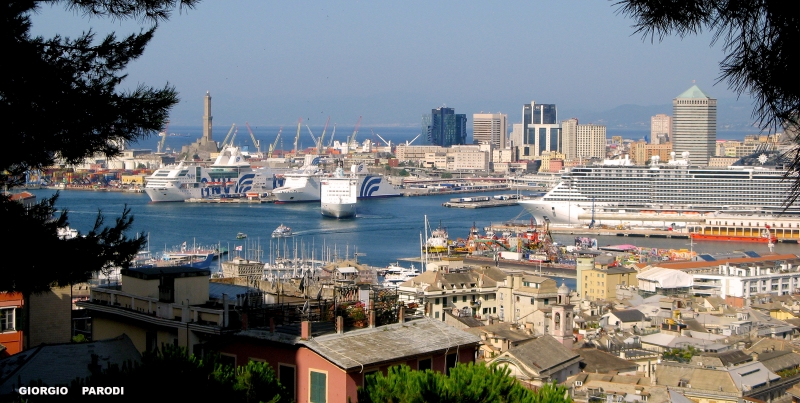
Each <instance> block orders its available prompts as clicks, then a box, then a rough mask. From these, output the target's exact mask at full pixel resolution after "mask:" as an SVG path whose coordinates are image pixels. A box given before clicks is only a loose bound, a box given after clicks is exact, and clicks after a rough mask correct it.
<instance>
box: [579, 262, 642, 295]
mask: <svg viewBox="0 0 800 403" xmlns="http://www.w3.org/2000/svg"><path fill="white" fill-rule="evenodd" d="M590 260H591V262H592V263H593V262H594V258H588V257H579V258H578V266H579V267H578V282H577V283H578V293H579V295H580V297H581V299H585V300H589V301H594V300H598V299H599V300H609V299H615V298H617V286H625V287H627V286H630V285H632V284H634V285H635V284H637V280H636V273H637V272H636V270H634V269H628V268H625V267H608V268H603V267H601V266H600V265H599V264H596V263H594V264H592V263H590Z"/></svg>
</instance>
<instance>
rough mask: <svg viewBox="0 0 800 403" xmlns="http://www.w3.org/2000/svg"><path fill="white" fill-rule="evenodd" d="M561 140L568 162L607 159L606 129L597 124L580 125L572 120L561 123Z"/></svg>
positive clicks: (576, 120)
mask: <svg viewBox="0 0 800 403" xmlns="http://www.w3.org/2000/svg"><path fill="white" fill-rule="evenodd" d="M561 139H562V150H563V153H564V157H565V158H566V159H567V160H576V159H577V160H587V159H589V158H605V156H606V127H605V126H601V125H595V124H585V125H582V124H579V123H578V119H575V118H572V119H567V120H565V121H563V122H561Z"/></svg>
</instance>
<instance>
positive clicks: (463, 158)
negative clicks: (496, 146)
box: [446, 144, 492, 172]
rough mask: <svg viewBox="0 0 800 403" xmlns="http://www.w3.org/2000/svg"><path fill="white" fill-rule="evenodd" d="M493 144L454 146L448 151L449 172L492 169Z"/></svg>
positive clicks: (486, 170)
mask: <svg viewBox="0 0 800 403" xmlns="http://www.w3.org/2000/svg"><path fill="white" fill-rule="evenodd" d="M490 148H491V144H486V145H479V146H474V145H470V146H463V145H462V146H452V147H451V148H450V149H449V150H447V167H446V169H447V170H448V171H484V172H488V171H489V168H490V162H491V156H492V152H491V150H490Z"/></svg>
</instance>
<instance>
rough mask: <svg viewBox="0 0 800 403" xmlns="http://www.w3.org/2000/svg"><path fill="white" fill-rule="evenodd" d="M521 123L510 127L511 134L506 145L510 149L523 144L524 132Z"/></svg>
mask: <svg viewBox="0 0 800 403" xmlns="http://www.w3.org/2000/svg"><path fill="white" fill-rule="evenodd" d="M523 127H524V126H523V125H522V123H514V124H513V125H511V134H509V135H508V143H509V146H510V147H519V146H522V145H523V144H525V141H523V139H524V138H525V130H524V129H523Z"/></svg>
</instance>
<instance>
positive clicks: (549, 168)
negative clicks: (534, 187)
mask: <svg viewBox="0 0 800 403" xmlns="http://www.w3.org/2000/svg"><path fill="white" fill-rule="evenodd" d="M539 159H540V160H541V161H542V164H541V165H540V166H539V171H540V172H559V171H560V170H561V169H563V168H564V160H565V159H566V156H565V155H564V154H562V153H560V152H557V151H545V152H543V153H542V155H541V156H540V157H539Z"/></svg>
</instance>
